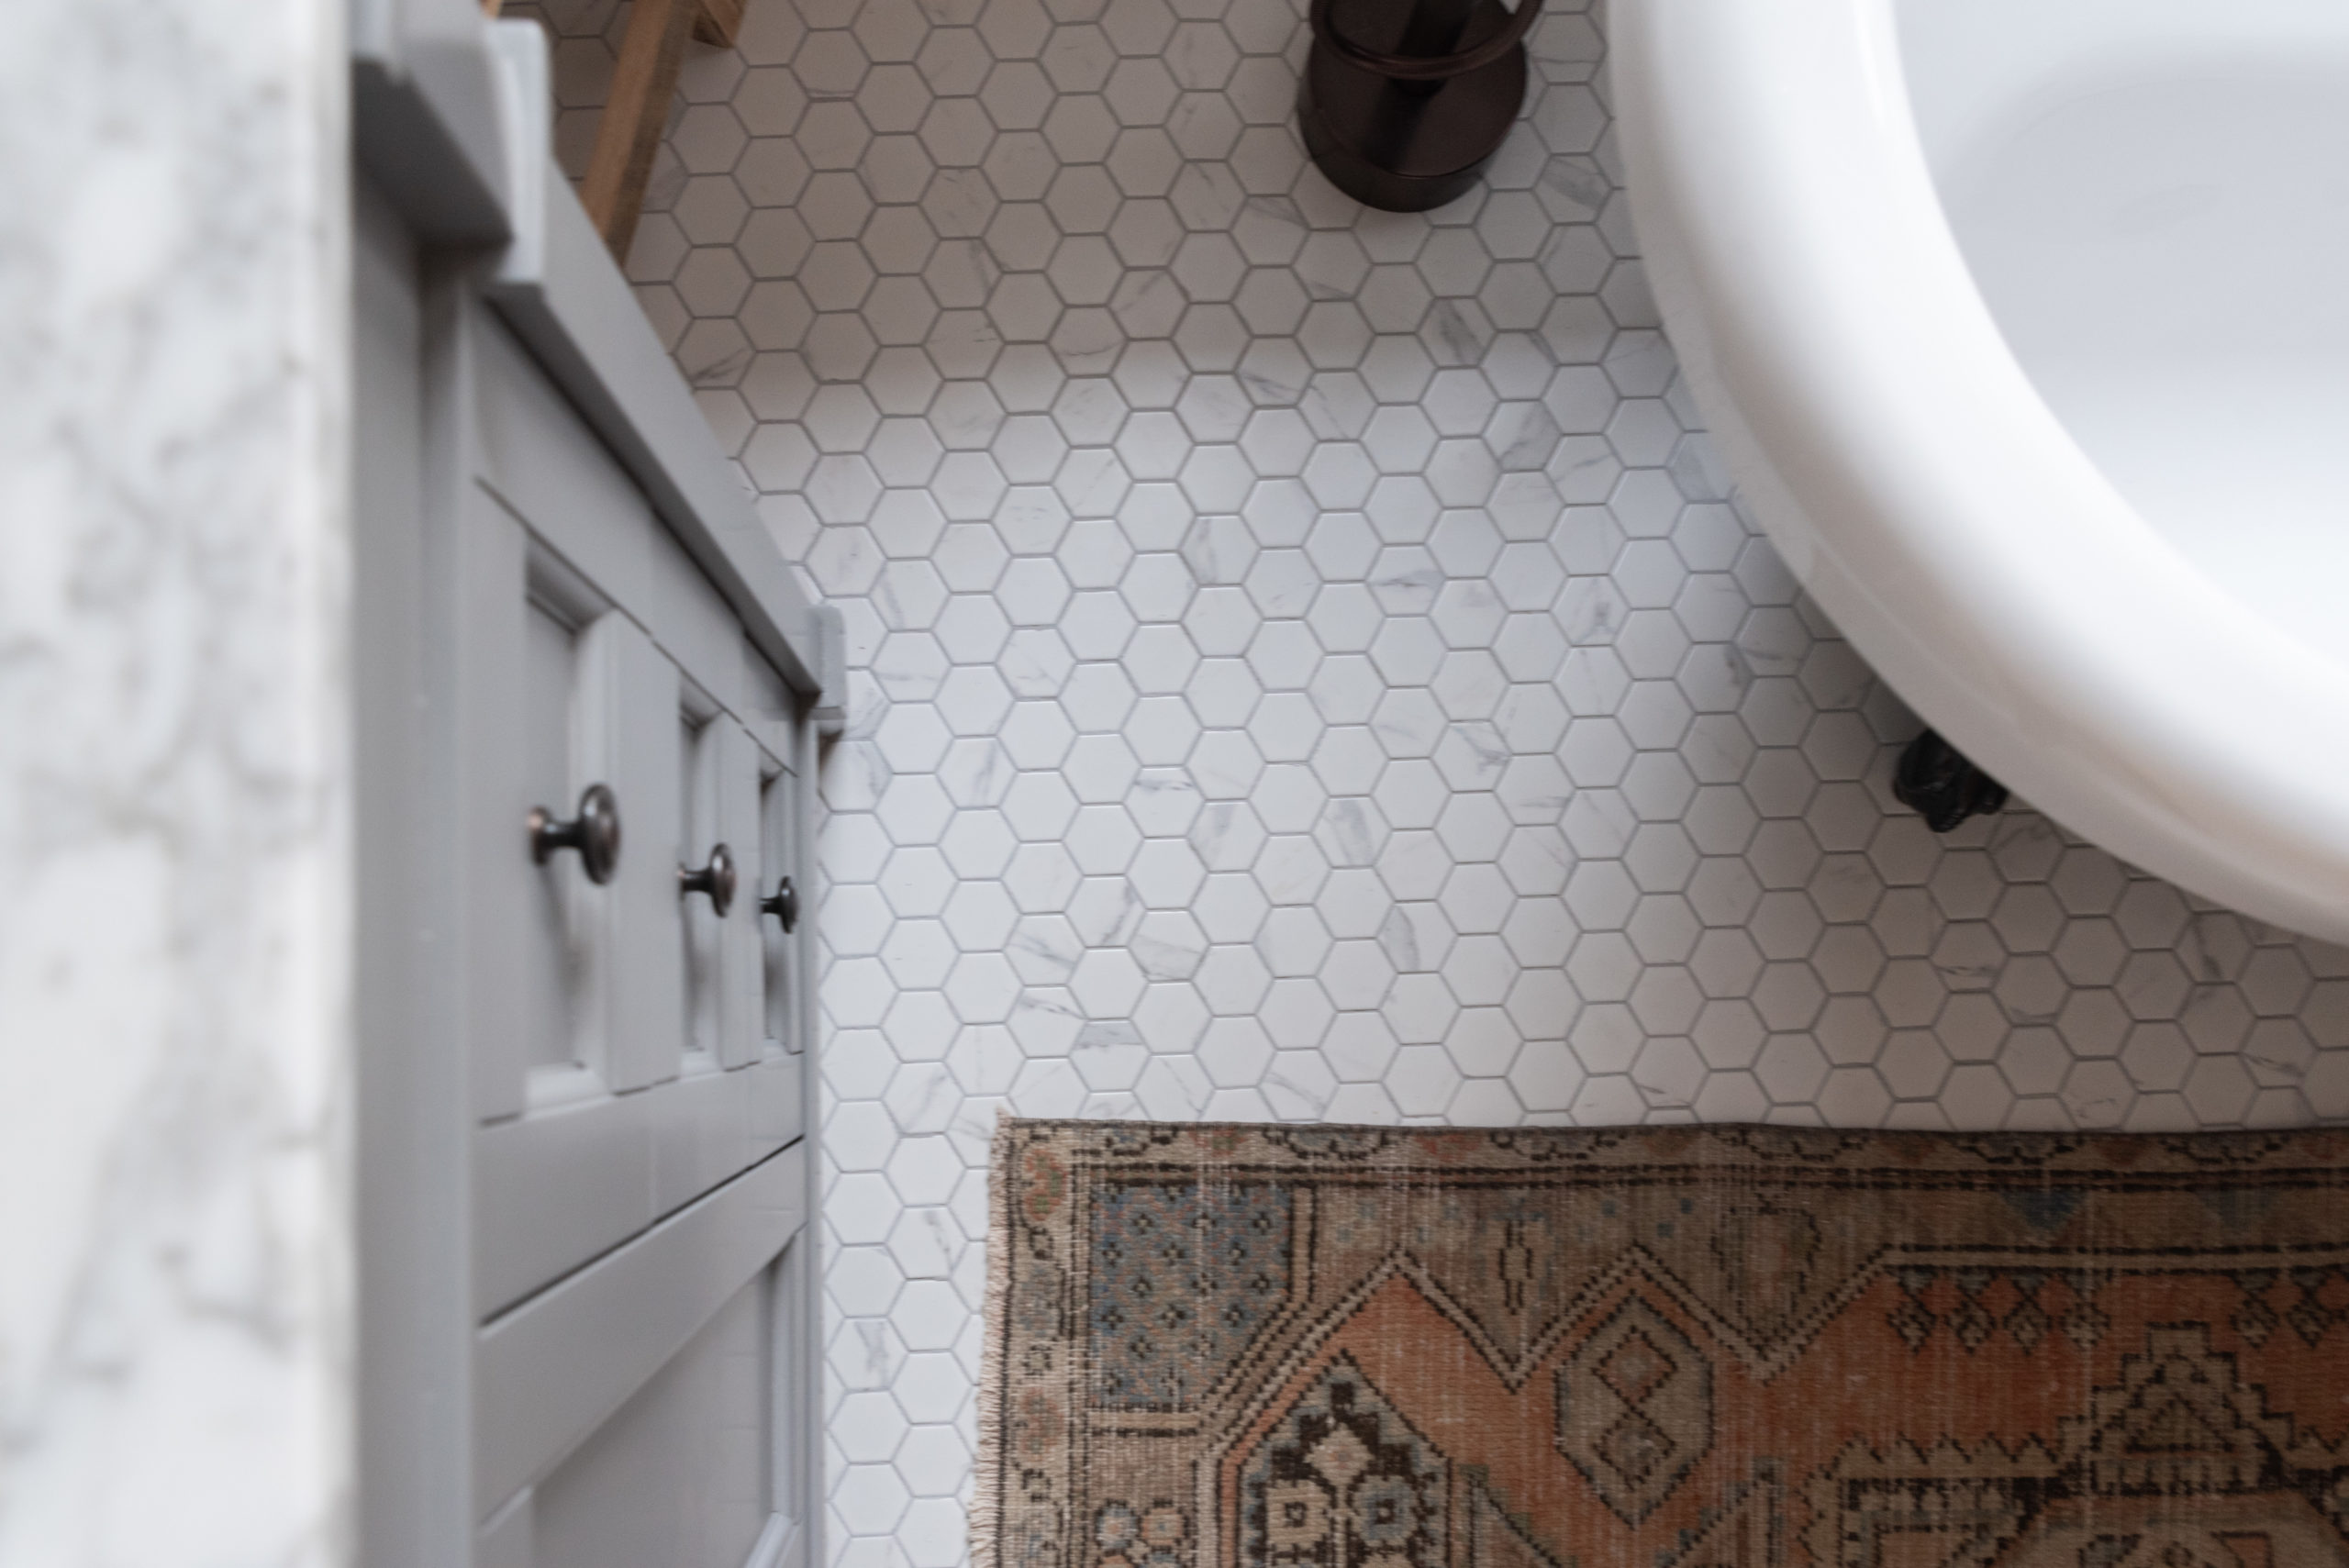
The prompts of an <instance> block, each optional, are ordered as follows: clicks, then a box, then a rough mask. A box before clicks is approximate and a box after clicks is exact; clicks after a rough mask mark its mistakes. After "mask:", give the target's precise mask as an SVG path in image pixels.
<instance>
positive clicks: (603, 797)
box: [529, 784, 620, 887]
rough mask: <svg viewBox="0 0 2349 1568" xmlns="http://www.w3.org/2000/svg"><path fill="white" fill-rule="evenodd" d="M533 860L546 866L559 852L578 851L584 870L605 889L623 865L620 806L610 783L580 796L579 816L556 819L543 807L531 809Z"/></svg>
mask: <svg viewBox="0 0 2349 1568" xmlns="http://www.w3.org/2000/svg"><path fill="white" fill-rule="evenodd" d="M529 827H530V859H531V861H532V862H535V863H537V864H539V865H544V864H546V863H547V862H548V861H550V860H551V859H553V858H554V854H555V851H558V850H577V851H579V865H580V869H581V870H583V871H584V872H585V873H587V880H588V881H590V882H592V883H594V884H596V886H598V887H601V886H602V885H603V884H606V883H607V882H609V881H611V880H612V873H613V872H614V871H615V870H616V869H618V865H619V863H620V803H619V797H618V795H614V794H613V793H612V791H611V787H610V786H609V785H607V784H589V785H588V786H587V787H586V788H585V789H584V790H582V791H580V794H579V815H578V816H576V817H573V818H572V819H571V820H570V821H568V822H558V821H556V820H555V816H554V813H553V812H551V811H549V810H548V809H547V808H546V807H545V806H532V807H530V816H529Z"/></svg>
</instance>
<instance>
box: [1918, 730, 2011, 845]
mask: <svg viewBox="0 0 2349 1568" xmlns="http://www.w3.org/2000/svg"><path fill="white" fill-rule="evenodd" d="M1892 793H1893V795H1894V797H1895V798H1896V799H1898V801H1899V802H1900V804H1901V805H1903V806H1909V807H1911V808H1913V809H1914V810H1915V811H1916V813H1917V815H1919V816H1920V817H1923V818H1924V819H1925V826H1926V827H1928V828H1932V830H1933V831H1934V832H1936V833H1946V832H1948V831H1949V830H1950V829H1951V828H1954V827H1956V826H1957V825H1958V824H1959V823H1961V822H1963V821H1965V819H1966V818H1967V817H1979V816H1982V815H1984V814H1985V813H1987V812H1992V811H1996V810H1998V808H1999V807H2000V806H2004V805H2006V803H2007V786H2006V785H2004V784H2000V783H1999V782H1998V780H1996V779H1994V778H1992V777H1991V776H1990V775H1989V774H1987V773H1984V772H1983V771H1982V770H1981V769H1979V768H1977V767H1976V766H1975V765H1974V764H1973V763H1971V762H1967V761H1966V760H1965V753H1963V752H1961V751H1959V750H1958V749H1957V748H1956V747H1954V746H1953V745H1951V744H1950V743H1949V742H1948V741H1946V740H1943V739H1942V738H1941V737H1940V736H1939V735H1936V734H1934V733H1933V732H1932V730H1930V729H1928V730H1926V731H1925V732H1924V733H1923V734H1922V735H1920V736H1918V737H1917V739H1915V740H1911V741H1909V747H1908V750H1906V751H1902V752H1901V753H1900V766H1899V767H1898V769H1896V770H1894V772H1893V775H1892Z"/></svg>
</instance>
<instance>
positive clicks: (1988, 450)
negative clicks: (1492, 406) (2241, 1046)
mask: <svg viewBox="0 0 2349 1568" xmlns="http://www.w3.org/2000/svg"><path fill="white" fill-rule="evenodd" d="M1610 31H1611V39H1610V49H1611V64H1610V70H1611V72H1612V84H1613V88H1614V94H1615V99H1616V105H1615V107H1616V113H1617V116H1618V125H1619V127H1620V132H1619V134H1620V138H1621V141H1622V149H1623V153H1624V160H1625V164H1626V168H1627V171H1628V180H1629V184H1630V190H1631V205H1632V213H1633V217H1634V221H1635V223H1636V226H1637V228H1638V230H1639V234H1640V239H1641V242H1642V247H1643V249H1644V250H1645V252H1646V258H1647V264H1648V268H1649V271H1650V273H1651V277H1652V279H1653V284H1654V287H1655V291H1656V295H1657V298H1658V302H1659V304H1660V306H1661V307H1662V310H1663V315H1664V324H1665V328H1666V329H1667V331H1668V333H1669V335H1670V337H1671V338H1672V340H1673V342H1674V344H1675V347H1676V348H1677V349H1678V350H1679V352H1680V355H1681V358H1682V361H1683V364H1684V366H1685V368H1686V371H1687V375H1688V377H1689V380H1690V384H1691V387H1692V389H1693V390H1694V392H1695V393H1696V395H1697V400H1698V405H1699V406H1700V407H1701V408H1702V409H1703V411H1704V412H1705V414H1706V416H1707V417H1708V419H1709V421H1710V423H1711V424H1712V426H1713V428H1714V430H1715V433H1716V434H1717V436H1718V438H1719V439H1720V441H1721V443H1722V445H1723V448H1724V451H1725V454H1726V456H1727V458H1728V461H1729V463H1730V467H1731V472H1732V473H1733V474H1734V475H1735V477H1736V478H1737V480H1738V482H1739V484H1740V486H1741V488H1742V492H1743V494H1744V495H1745V497H1746V499H1747V501H1748V503H1749V504H1750V505H1751V506H1753V509H1754V511H1755V513H1756V515H1757V517H1759V519H1760V520H1761V522H1762V524H1763V526H1764V527H1765V528H1766V529H1767V530H1768V532H1769V533H1770V535H1771V538H1772V539H1773V540H1774V541H1775V542H1776V544H1777V546H1778V548H1779V549H1780V550H1781V552H1782V553H1783V554H1784V555H1785V556H1786V558H1787V562H1788V563H1789V564H1790V566H1791V567H1792V568H1793V570H1794V572H1795V573H1796V574H1797V575H1798V577H1799V578H1800V579H1801V581H1802V582H1803V583H1804V584H1805V585H1806V587H1808V589H1809V591H1810V593H1811V594H1812V595H1813V596H1814V597H1816V598H1817V599H1818V601H1819V602H1820V605H1821V606H1823V607H1824V608H1825V609H1826V610H1827V612H1828V613H1829V614H1830V615H1831V616H1832V617H1834V618H1835V620H1836V621H1837V623H1838V624H1839V625H1840V626H1841V627H1842V629H1843V630H1844V631H1845V633H1846V634H1847V635H1848V636H1850V638H1851V639H1852V640H1853V641H1854V643H1855V644H1856V645H1857V646H1858V648H1859V649H1860V651H1862V652H1863V653H1864V654H1865V655H1866V657H1867V658H1868V659H1869V660H1870V661H1871V662H1873V663H1874V664H1875V665H1876V668H1877V670H1878V671H1879V672H1880V673H1882V674H1883V675H1884V676H1885V678H1886V679H1887V680H1888V681H1889V682H1890V683H1891V684H1892V686H1893V687H1894V689H1895V690H1897V691H1898V693H1899V694H1900V695H1901V696H1902V697H1903V698H1904V699H1906V700H1907V701H1908V702H1909V704H1910V706H1913V707H1914V708H1915V709H1916V710H1917V711H1918V712H1919V714H1920V715H1921V716H1922V717H1924V718H1925V719H1926V721H1927V722H1929V723H1931V724H1932V725H1933V726H1934V727H1935V728H1938V729H1939V730H1941V732H1942V733H1943V735H1944V736H1946V737H1947V738H1948V739H1949V740H1951V741H1952V742H1953V743H1954V744H1955V745H1956V746H1957V747H1959V748H1960V749H1961V750H1962V751H1965V752H1966V753H1967V754H1968V755H1969V756H1971V757H1972V758H1973V759H1974V760H1975V761H1976V762H1978V763H1979V764H1981V765H1982V766H1983V767H1984V768H1986V769H1987V770H1988V771H1989V772H1990V773H1994V774H1995V775H1997V776H1998V778H1999V779H2000V780H2001V781H2003V782H2005V783H2006V784H2009V785H2010V786H2012V787H2013V788H2014V790H2015V791H2016V792H2017V793H2018V794H2020V795H2022V796H2024V797H2025V798H2027V799H2028V800H2029V801H2030V802H2031V803H2032V805H2034V806H2038V807H2040V808H2041V809H2043V810H2044V811H2046V812H2047V813H2048V814H2049V815H2050V816H2052V817H2054V818H2055V819H2056V820H2058V821H2060V822H2062V823H2064V824H2065V826H2066V827H2068V828H2072V829H2073V830H2074V831H2076V832H2078V833H2080V834H2083V835H2085V836H2087V837H2088V838H2090V839H2093V840H2097V841H2098V842H2099V843H2101V844H2103V845H2104V846H2105V847H2107V848H2108V849H2110V850H2112V851H2114V852H2116V853H2118V854H2120V855H2122V856H2124V857H2126V858H2127V859H2129V860H2131V861H2133V862H2137V863H2138V864H2140V865H2142V866H2143V867H2144V868H2146V869H2147V870H2149V871H2153V872H2155V873H2159V874H2161V875H2164V876H2166V877H2169V878H2171V879H2172V880H2174V881H2176V882H2177V883H2178V884H2182V885H2183V886H2185V887H2187V888H2188V889H2189V890H2191V891H2193V892H2196V893H2199V894H2201V895H2205V896H2206V897H2209V898H2212V899H2216V900H2218V901H2220V902H2222V903H2225V904H2228V905H2231V906H2234V907H2236V908H2239V909H2242V910H2243V911H2245V912H2246V913H2249V914H2252V915H2254V916H2256V917H2261V918H2264V919H2266V920H2269V921H2271V922H2274V923H2276V924H2278V925H2281V926H2285V927H2287V928H2289V929H2296V930H2299V931H2304V932H2308V933H2310V934H2312V935H2316V936H2320V937H2324V938H2328V939H2331V940H2335V941H2342V940H2349V4H2343V3H2340V0H2228V3H2227V4H2225V5H2210V4H2208V3H2207V0H2196V3H2184V0H1614V3H1613V6H1612V9H1611V19H1610Z"/></svg>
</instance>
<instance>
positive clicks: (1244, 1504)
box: [972, 1120, 2349, 1568]
mask: <svg viewBox="0 0 2349 1568" xmlns="http://www.w3.org/2000/svg"><path fill="white" fill-rule="evenodd" d="M991 1201H992V1206H993V1208H992V1220H991V1226H990V1231H989V1236H988V1254H987V1261H988V1269H989V1281H988V1302H987V1323H986V1355H987V1365H986V1369H985V1377H984V1379H983V1382H982V1387H981V1395H980V1444H981V1452H980V1457H979V1483H978V1497H977V1499H976V1503H975V1505H974V1508H973V1511H972V1550H973V1557H974V1562H975V1564H976V1568H1791V1565H1795V1564H1805V1565H1813V1568H2321V1565H2322V1568H2332V1565H2339V1568H2349V1136H2344V1135H2343V1134H2342V1133H2339V1132H2332V1131H2300V1132H2278V1133H2255V1134H2198V1135H2193V1136H2186V1137H2150V1136H2130V1137H2121V1136H2098V1135H2085V1134H2083V1135H2068V1134H2065V1135H2011V1136H2009V1135H2001V1136H1975V1135H1957V1134H1933V1133H1847V1132H1832V1131H1814V1130H1807V1129H1779V1128H1751V1127H1710V1128H1701V1129H1699V1128H1672V1129H1547V1128H1545V1129H1505V1130H1481V1129H1480V1130H1468V1129H1408V1128H1326V1127H1264V1126H1246V1127H1241V1126H1216V1125H1200V1124H1183V1125H1160V1124H1152V1123H1134V1122H1123V1123H1119V1122H1098V1121H1086V1122H1036V1121H1011V1120H1007V1121H1005V1122H1004V1123H1002V1124H1001V1126H1000V1127H999V1129H998V1130H997V1132H996V1145H995V1155H994V1165H993V1190H992V1199H991Z"/></svg>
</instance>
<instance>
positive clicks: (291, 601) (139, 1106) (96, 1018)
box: [0, 0, 352, 1568]
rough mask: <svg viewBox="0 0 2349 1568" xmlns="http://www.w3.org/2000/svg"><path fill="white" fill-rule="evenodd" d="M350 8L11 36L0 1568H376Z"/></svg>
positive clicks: (51, 10) (3, 126)
mask: <svg viewBox="0 0 2349 1568" xmlns="http://www.w3.org/2000/svg"><path fill="white" fill-rule="evenodd" d="M341 13H342V8H341V6H339V5H329V4H324V3H321V0H83V3H77V4H74V5H71V6H15V7H11V8H10V12H9V19H8V28H9V39H8V44H7V47H6V50H0V1563H5V1564H8V1565H9V1568H17V1565H19V1564H22V1565H31V1564H36V1563H38V1564H40V1565H42V1568H77V1565H81V1564H93V1565H95V1564H101V1563H117V1562H162V1561H169V1562H176V1563H184V1564H191V1565H193V1564H232V1563H270V1564H306V1563H325V1562H341V1561H345V1560H347V1558H348V1555H349V1552H348V1549H347V1546H346V1544H345V1535H346V1527H345V1524H344V1515H345V1513H346V1512H347V1498H348V1492H349V1486H350V1481H351V1477H350V1474H349V1459H348V1451H349V1440H348V1435H347V1432H348V1428H349V1425H350V1410H349V1407H348V1406H349V1398H348V1365H349V1357H350V1341H351V1329H350V1324H351V1303H350V1299H349V1290H348V1284H347V1280H348V1273H349V1265H348V1257H349V1253H350V1250H351V1236H350V1220H349V1218H348V1213H349V1203H348V1196H347V1187H348V1180H347V1169H346V1168H347V1164H348V1161H349V1155H350V1150H349V1138H348V1136H347V1133H346V1130H345V1128H346V1123H347V1119H348V1118H347V1114H346V1111H347V1107H346V1105H345V1100H346V1097H347V1094H346V1091H347V1077H348V1074H347V1070H346V1069H347V1060H346V1059H347V1054H348V1040H349V1036H350V1028H349V1019H348V1011H349V1005H348V989H349V984H348V969H349V957H348V947H349V938H348V933H349V929H350V920H351V902H352V888H351V878H350V872H349V854H348V847H347V842H346V840H347V832H348V829H347V821H348V816H349V812H348V797H349V787H350V780H349V777H348V772H349V770H348V767H347V764H346V761H345V758H346V751H347V739H346V737H347V723H348V704H347V701H346V697H345V668H344V666H345V656H344V651H343V648H344V642H345V639H346V636H347V630H346V616H345V609H344V606H345V601H346V598H347V584H346V582H345V576H346V556H347V539H346V534H345V529H346V518H347V514H348V506H347V497H346V494H345V480H344V478H343V473H344V470H345V461H344V451H343V440H344V433H343V408H344V406H345V402H346V392H345V383H346V379H347V364H346V360H347V356H346V354H345V351H344V347H343V339H344V332H345V328H344V324H343V321H342V319H341V317H342V313H343V311H344V309H345V306H344V300H345V298H346V288H345V284H344V281H343V275H344V268H345V262H344V247H345V245H346V243H347V229H348V214H347V203H346V196H345V190H344V184H345V180H346V177H347V175H346V153H345V142H344V137H343V116H344V106H343V95H344V91H345V87H344V83H345V81H346V79H347V76H348V66H347V64H346V62H345V61H344V59H343V56H342V39H341V37H340V19H341Z"/></svg>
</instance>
